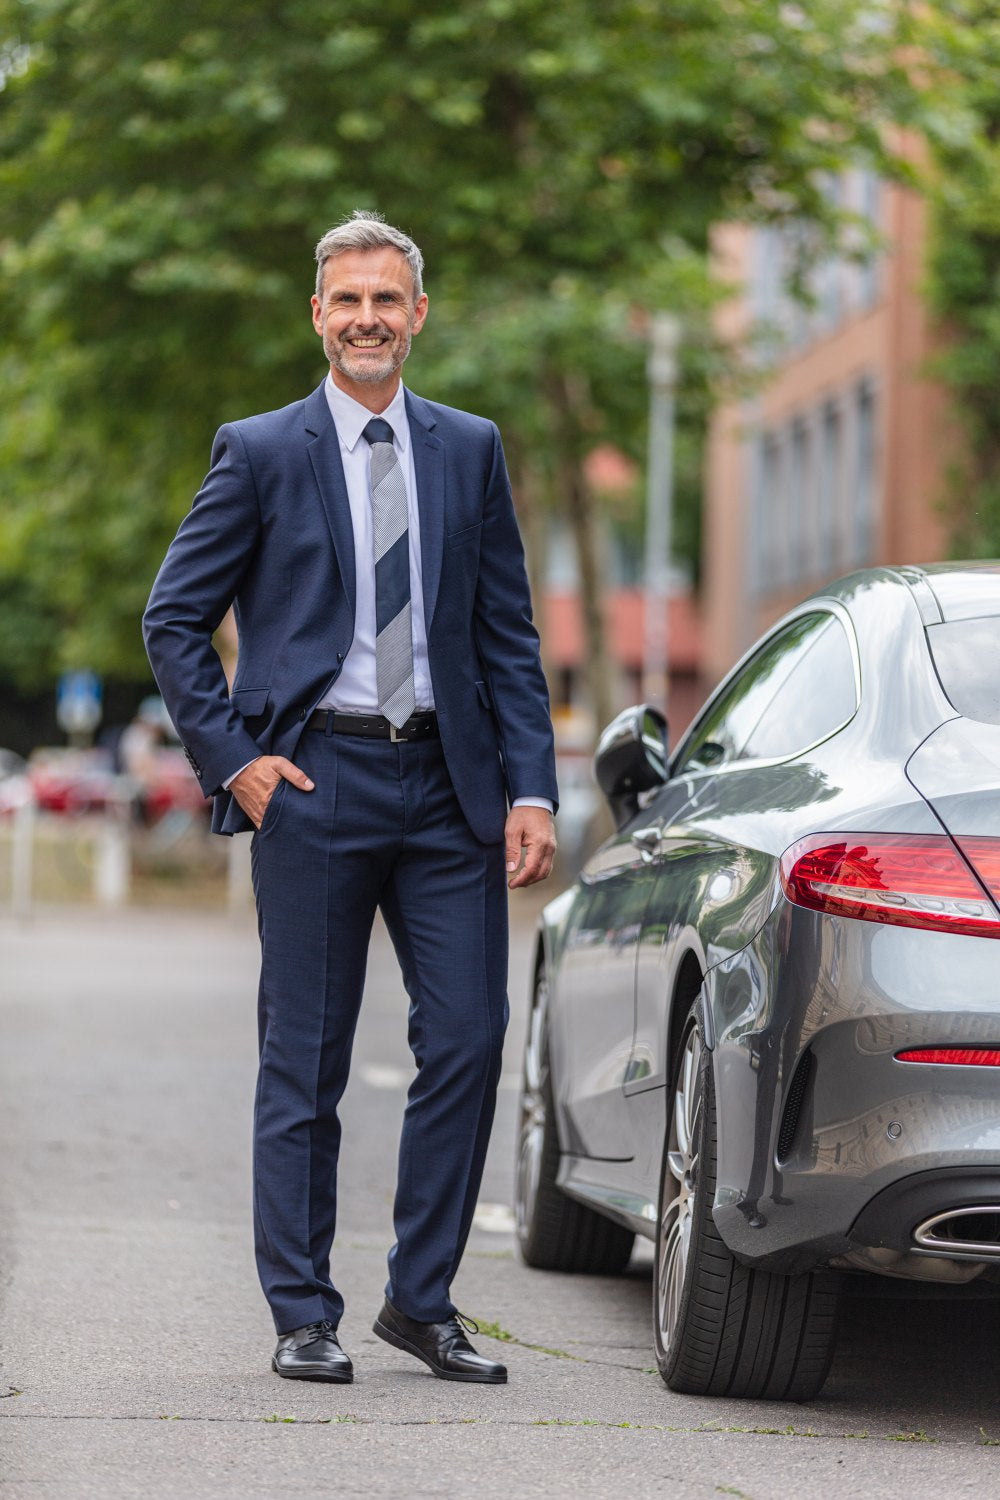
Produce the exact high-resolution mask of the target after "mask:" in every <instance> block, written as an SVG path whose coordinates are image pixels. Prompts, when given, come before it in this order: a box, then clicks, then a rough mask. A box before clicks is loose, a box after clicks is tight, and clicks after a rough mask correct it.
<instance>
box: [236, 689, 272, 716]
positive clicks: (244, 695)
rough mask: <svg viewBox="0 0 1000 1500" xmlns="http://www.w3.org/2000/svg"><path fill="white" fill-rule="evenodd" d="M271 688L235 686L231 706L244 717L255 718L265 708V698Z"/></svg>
mask: <svg viewBox="0 0 1000 1500" xmlns="http://www.w3.org/2000/svg"><path fill="white" fill-rule="evenodd" d="M270 691H271V689H270V688H266V687H262V688H236V689H235V690H234V692H233V700H232V701H233V707H234V708H235V710H236V712H237V713H238V714H242V715H243V717H244V719H252V718H255V717H256V715H257V714H262V713H263V712H264V710H265V709H266V708H267V698H268V694H269V693H270Z"/></svg>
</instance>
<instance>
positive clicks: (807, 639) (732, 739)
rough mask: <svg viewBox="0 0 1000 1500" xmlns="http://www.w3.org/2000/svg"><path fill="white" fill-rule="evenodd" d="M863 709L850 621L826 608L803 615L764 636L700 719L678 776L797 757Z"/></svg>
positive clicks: (677, 767)
mask: <svg viewBox="0 0 1000 1500" xmlns="http://www.w3.org/2000/svg"><path fill="white" fill-rule="evenodd" d="M819 648H822V649H819ZM814 651H817V655H816V656H815V658H814V657H813V652H814ZM793 679H794V683H793ZM786 688H787V689H789V690H788V691H785V690H786ZM856 707H857V700H856V694H855V686H854V660H853V657H852V655H851V648H850V644H849V642H848V640H847V635H846V633H845V631H844V627H843V626H842V625H841V624H840V621H839V620H838V619H837V618H836V617H835V616H834V615H831V614H829V613H827V612H826V611H825V610H823V611H820V610H817V611H815V612H813V613H810V614H805V615H799V616H798V618H797V619H795V620H792V621H790V622H789V624H787V625H785V626H783V627H782V629H781V630H779V631H777V632H776V633H775V634H774V635H772V636H771V637H770V639H769V640H767V641H765V642H764V644H763V645H762V646H761V648H760V650H759V651H757V652H755V653H754V655H753V656H752V657H751V658H750V660H749V661H748V662H747V664H746V666H745V667H744V668H743V670H742V671H741V672H740V673H739V674H738V675H737V676H736V677H734V678H733V680H732V682H731V683H730V684H729V686H728V687H727V688H726V690H725V692H724V693H722V695H721V696H720V697H719V698H717V699H716V701H715V702H714V703H713V704H711V705H710V707H709V708H708V710H707V711H706V713H705V715H704V717H703V718H702V719H701V720H700V721H698V722H697V723H696V724H695V727H694V730H693V731H692V734H691V738H690V740H689V741H688V744H687V746H686V747H685V748H684V750H683V752H682V757H681V759H680V761H679V762H678V764H677V766H676V767H675V769H674V774H675V775H677V774H679V773H681V772H683V771H699V770H707V769H709V768H714V767H716V766H722V765H726V764H729V763H731V762H733V761H737V760H749V759H751V758H752V759H754V760H757V759H765V758H766V759H772V758H775V759H780V758H782V757H787V756H791V755H795V754H797V753H798V752H799V751H800V750H804V749H805V748H806V747H807V746H808V745H811V744H814V743H816V741H817V740H820V739H824V738H825V737H826V735H828V734H832V733H833V731H834V730H835V729H837V728H839V727H840V726H841V724H844V723H846V721H847V720H848V719H849V718H850V717H851V715H852V714H853V713H854V710H855V708H856Z"/></svg>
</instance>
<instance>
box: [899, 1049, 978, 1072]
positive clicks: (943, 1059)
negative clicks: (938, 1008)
mask: <svg viewBox="0 0 1000 1500" xmlns="http://www.w3.org/2000/svg"><path fill="white" fill-rule="evenodd" d="M896 1060H897V1062H909V1063H951V1064H952V1066H953V1067H960V1068H1000V1047H908V1048H907V1049H906V1051H905V1052H897V1053H896Z"/></svg>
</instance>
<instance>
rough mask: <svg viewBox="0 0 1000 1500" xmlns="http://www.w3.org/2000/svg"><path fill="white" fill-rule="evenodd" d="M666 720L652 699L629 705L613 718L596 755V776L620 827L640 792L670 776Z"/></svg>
mask: <svg viewBox="0 0 1000 1500" xmlns="http://www.w3.org/2000/svg"><path fill="white" fill-rule="evenodd" d="M667 776H668V771H667V721H666V718H665V717H664V715H663V713H662V712H661V711H660V709H658V708H656V707H654V705H653V704H652V703H639V704H637V705H635V706H634V707H633V708H626V709H625V710H624V711H623V712H622V713H620V714H619V715H618V717H617V719H612V721H611V723H610V724H609V725H608V727H607V729H605V731H604V733H603V734H602V735H601V738H600V740H599V742H598V745H597V751H596V753H595V755H594V779H595V781H596V782H597V785H598V786H599V787H600V789H601V791H602V792H603V793H604V795H605V797H606V798H607V799H608V805H609V806H610V808H611V815H612V817H613V818H614V820H615V827H616V828H621V827H622V826H623V825H624V824H625V823H627V822H628V820H629V818H631V817H632V816H633V815H634V814H635V813H636V812H637V811H638V808H639V793H640V792H647V791H650V790H651V789H652V788H653V787H657V786H662V785H663V784H664V782H665V781H666V780H667Z"/></svg>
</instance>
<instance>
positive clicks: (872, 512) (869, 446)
mask: <svg viewBox="0 0 1000 1500" xmlns="http://www.w3.org/2000/svg"><path fill="white" fill-rule="evenodd" d="M854 399H855V414H854V419H855V435H856V436H855V443H856V447H855V461H854V485H853V490H854V494H853V496H852V499H853V505H852V514H851V537H850V557H851V562H852V564H853V565H854V566H855V567H862V566H866V565H867V564H868V563H870V562H871V561H872V559H873V558H874V556H875V543H876V532H877V528H878V512H879V496H878V453H877V448H878V444H877V441H876V429H875V421H876V401H875V391H874V389H873V387H872V385H871V383H870V381H867V380H865V381H862V383H861V385H859V386H858V387H857V390H856V392H855V397H854Z"/></svg>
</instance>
